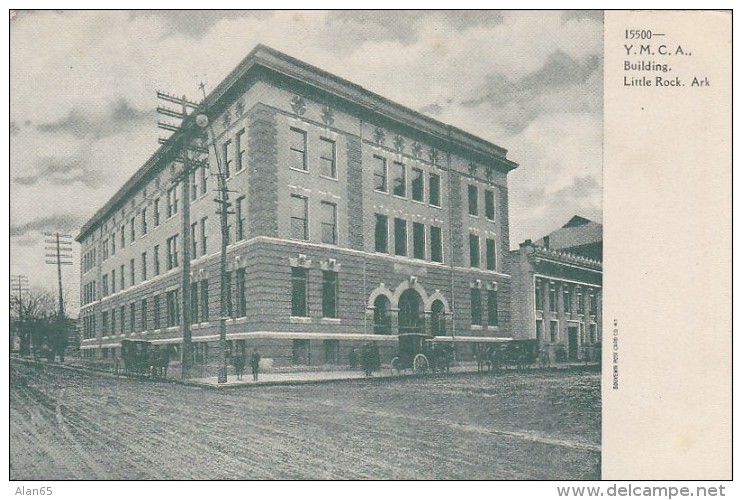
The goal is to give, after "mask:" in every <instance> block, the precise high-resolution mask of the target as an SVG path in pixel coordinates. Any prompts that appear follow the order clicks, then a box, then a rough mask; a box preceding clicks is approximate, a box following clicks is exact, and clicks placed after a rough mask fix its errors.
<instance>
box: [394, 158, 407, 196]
mask: <svg viewBox="0 0 742 500" xmlns="http://www.w3.org/2000/svg"><path fill="white" fill-rule="evenodd" d="M392 192H393V193H394V195H395V196H401V197H402V198H404V197H406V196H407V173H406V171H405V166H404V164H403V163H399V162H396V161H395V162H394V163H393V164H392Z"/></svg>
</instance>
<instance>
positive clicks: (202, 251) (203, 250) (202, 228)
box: [201, 217, 208, 255]
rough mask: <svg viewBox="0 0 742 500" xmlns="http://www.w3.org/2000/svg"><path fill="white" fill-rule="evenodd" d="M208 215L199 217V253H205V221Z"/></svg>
mask: <svg viewBox="0 0 742 500" xmlns="http://www.w3.org/2000/svg"><path fill="white" fill-rule="evenodd" d="M207 220H208V217H204V218H203V219H201V255H206V222H207Z"/></svg>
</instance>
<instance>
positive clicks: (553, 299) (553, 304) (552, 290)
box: [549, 282, 557, 312]
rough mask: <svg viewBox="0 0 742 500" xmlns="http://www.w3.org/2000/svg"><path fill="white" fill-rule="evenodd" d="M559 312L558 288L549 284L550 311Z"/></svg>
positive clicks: (553, 284) (554, 284)
mask: <svg viewBox="0 0 742 500" xmlns="http://www.w3.org/2000/svg"><path fill="white" fill-rule="evenodd" d="M556 310H557V288H556V283H553V282H552V283H549V311H551V312H556Z"/></svg>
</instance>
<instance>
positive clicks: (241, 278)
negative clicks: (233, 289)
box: [237, 269, 247, 318]
mask: <svg viewBox="0 0 742 500" xmlns="http://www.w3.org/2000/svg"><path fill="white" fill-rule="evenodd" d="M246 280H247V274H246V273H245V269H238V270H237V316H239V317H240V318H243V317H245V316H247V294H246V289H245V287H246V286H247V281H246Z"/></svg>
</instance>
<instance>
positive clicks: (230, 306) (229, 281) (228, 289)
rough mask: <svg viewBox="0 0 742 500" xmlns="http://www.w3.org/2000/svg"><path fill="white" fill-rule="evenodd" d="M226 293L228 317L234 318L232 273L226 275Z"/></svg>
mask: <svg viewBox="0 0 742 500" xmlns="http://www.w3.org/2000/svg"><path fill="white" fill-rule="evenodd" d="M224 293H225V295H226V297H225V298H226V299H227V300H226V309H227V316H229V317H231V318H234V305H233V303H232V273H231V272H228V273H226V274H225V275H224Z"/></svg>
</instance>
